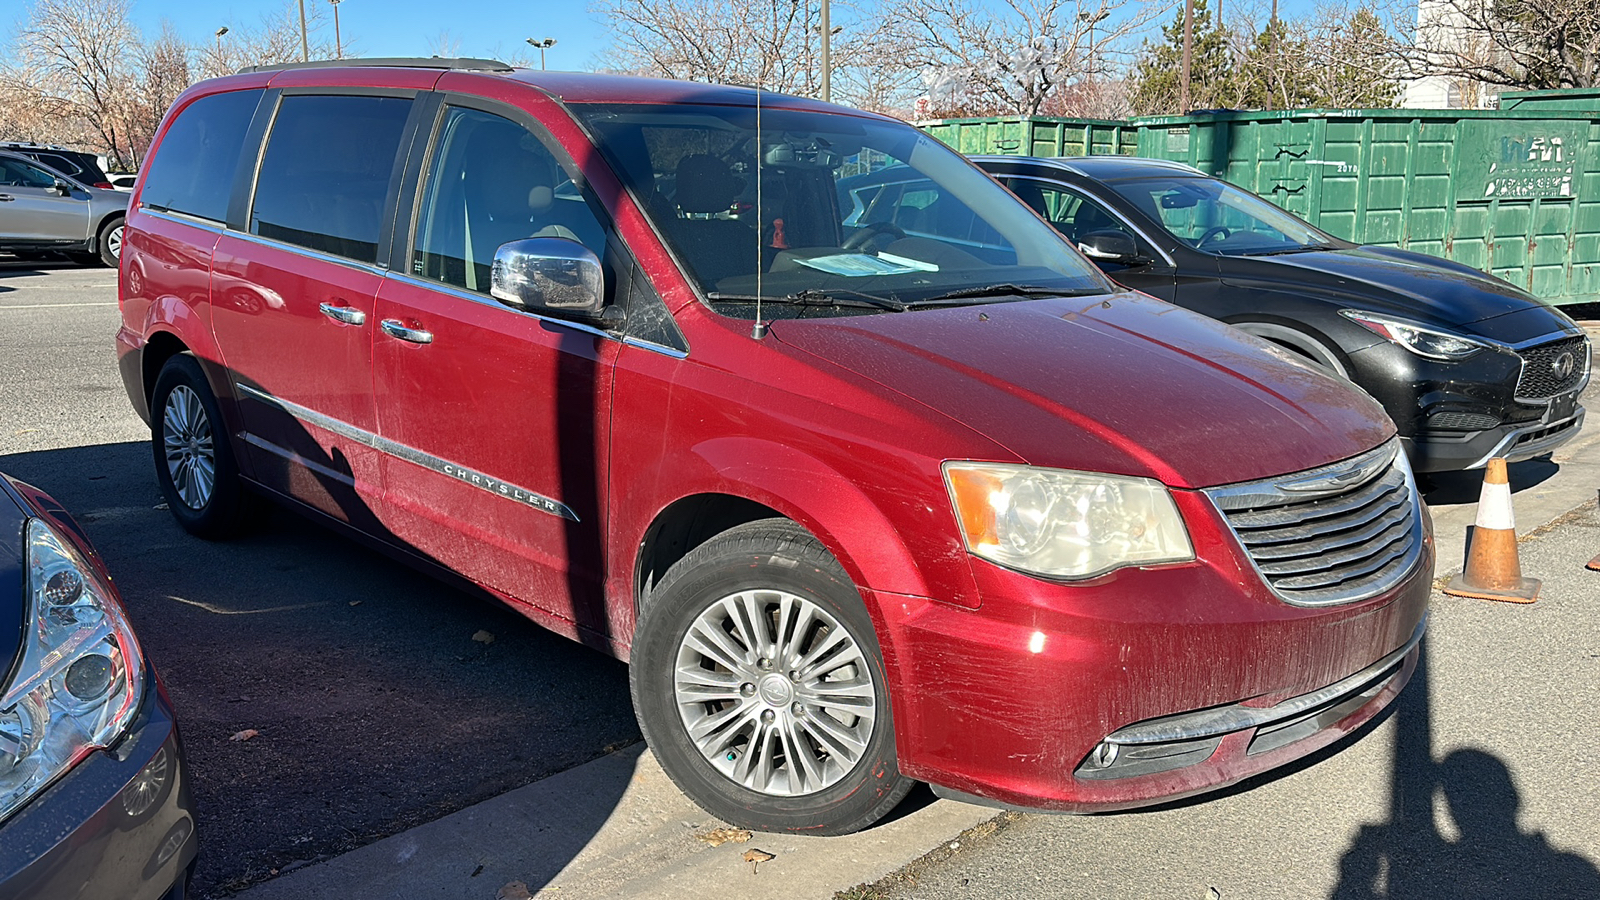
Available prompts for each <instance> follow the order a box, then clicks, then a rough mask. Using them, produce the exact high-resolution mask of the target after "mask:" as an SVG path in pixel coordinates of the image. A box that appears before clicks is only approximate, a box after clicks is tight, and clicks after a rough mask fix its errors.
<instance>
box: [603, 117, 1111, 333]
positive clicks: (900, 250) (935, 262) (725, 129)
mask: <svg viewBox="0 0 1600 900" xmlns="http://www.w3.org/2000/svg"><path fill="white" fill-rule="evenodd" d="M573 109H574V111H575V112H576V113H577V114H578V116H579V117H580V118H581V119H582V120H583V121H584V122H585V124H586V125H588V127H589V129H590V132H591V133H592V134H594V135H595V136H596V138H597V142H598V144H599V146H600V150H601V152H602V154H603V155H604V156H605V157H606V158H607V159H608V161H610V163H611V165H612V167H613V169H615V170H616V171H617V172H618V174H619V175H620V176H621V177H622V178H623V180H624V181H625V182H626V183H627V184H628V187H629V189H630V190H631V191H632V193H633V195H634V196H635V197H636V198H638V199H639V200H640V202H641V203H642V205H643V206H644V208H645V210H646V212H647V214H648V215H650V217H651V218H652V219H654V220H655V224H656V226H657V229H658V230H659V231H660V232H661V234H662V235H663V236H664V237H665V238H666V241H667V243H668V245H669V246H670V247H671V248H672V250H673V252H674V254H675V255H676V256H677V257H678V259H679V260H680V261H681V262H682V263H683V265H684V268H685V269H686V272H687V274H688V275H689V276H690V277H691V279H692V280H693V282H694V283H695V285H696V287H698V288H699V290H700V291H701V293H702V294H703V295H704V296H705V297H706V299H707V300H708V301H710V302H711V303H712V304H713V306H714V308H716V309H717V311H719V312H721V313H723V314H725V315H730V316H736V317H741V318H748V317H751V316H753V315H754V308H753V305H750V304H753V302H754V301H755V300H756V298H757V297H759V298H760V299H761V300H763V301H773V302H775V303H777V304H778V305H779V306H780V307H784V306H786V307H787V310H786V311H785V310H784V309H777V310H773V311H772V312H771V315H778V316H783V315H789V316H798V315H811V314H823V313H819V312H817V310H818V309H819V308H820V307H828V306H830V301H831V308H832V310H833V313H837V312H839V311H840V310H845V311H847V312H849V313H851V314H854V313H859V312H864V311H865V312H870V311H875V310H881V309H901V310H903V309H906V308H909V307H912V306H916V305H918V304H922V305H938V304H943V303H953V302H957V296H952V295H958V296H959V297H960V298H964V299H962V300H961V302H976V300H973V299H965V298H987V299H996V298H999V297H1001V296H1005V297H1012V296H1016V295H1017V292H1014V291H1005V290H1001V288H1005V287H1014V286H1021V287H1024V288H1026V289H1027V290H1024V291H1022V292H1021V293H1028V292H1030V291H1032V290H1034V289H1037V290H1038V291H1047V292H1049V291H1053V292H1057V293H1061V294H1078V293H1107V292H1110V291H1112V290H1114V288H1113V287H1112V286H1111V285H1110V284H1109V283H1108V282H1106V281H1105V279H1104V278H1103V276H1101V275H1100V273H1099V272H1098V270H1096V269H1095V268H1094V267H1093V266H1090V265H1089V264H1088V263H1086V262H1085V261H1084V260H1083V258H1082V257H1080V256H1079V255H1078V254H1077V253H1075V252H1074V251H1073V250H1072V249H1071V248H1070V247H1069V246H1067V245H1066V244H1064V243H1063V242H1062V240H1061V237H1060V235H1058V234H1056V233H1055V232H1053V231H1052V230H1050V229H1049V228H1047V227H1045V226H1044V225H1043V224H1042V223H1040V222H1039V221H1038V220H1037V219H1035V218H1034V217H1033V216H1031V215H1028V214H1027V211H1026V209H1025V208H1023V207H1022V206H1021V205H1020V204H1019V203H1018V202H1017V199H1016V198H1015V197H1013V196H1012V195H1011V194H1009V193H1007V192H1006V191H1005V190H1003V189H1001V188H1000V187H999V186H998V185H996V184H995V183H994V182H993V181H991V180H990V179H989V178H988V177H987V176H986V175H984V174H983V173H982V172H980V171H978V170H977V169H975V168H973V167H972V166H971V165H970V164H969V163H968V162H967V161H966V160H965V159H963V158H962V157H961V156H959V155H958V154H956V153H955V152H954V151H952V150H950V149H949V148H948V147H946V146H945V145H943V144H941V143H939V142H938V141H936V140H934V139H932V138H930V137H928V136H926V135H924V134H922V133H921V132H919V131H917V130H916V129H914V128H912V127H910V126H909V125H905V124H903V123H899V122H891V121H885V120H880V119H876V118H867V117H862V116H852V115H847V114H840V113H824V112H810V111H797V110H785V109H763V110H760V111H759V112H758V111H757V110H756V109H754V108H753V107H730V106H691V105H687V104H681V105H680V104H675V105H671V106H623V105H610V104H585V105H576V106H574V107H573ZM758 118H759V123H758ZM741 304H744V305H741ZM833 313H828V314H833Z"/></svg>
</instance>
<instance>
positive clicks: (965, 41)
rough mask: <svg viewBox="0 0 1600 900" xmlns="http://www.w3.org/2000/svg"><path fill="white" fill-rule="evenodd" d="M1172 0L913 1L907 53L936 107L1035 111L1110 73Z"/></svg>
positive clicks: (906, 25)
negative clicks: (1065, 89)
mask: <svg viewBox="0 0 1600 900" xmlns="http://www.w3.org/2000/svg"><path fill="white" fill-rule="evenodd" d="M1170 6H1171V4H1170V2H1164V0H1163V2H1149V0H1141V2H1133V0H1002V2H1000V3H982V2H979V0H908V2H906V3H905V4H904V5H903V6H902V7H901V9H900V11H899V12H898V13H897V14H896V21H897V23H898V24H899V25H900V28H899V29H898V31H899V32H900V34H901V35H903V38H902V43H901V48H900V49H901V54H902V58H903V59H904V60H905V62H906V63H907V64H909V65H910V66H912V67H914V68H915V69H917V70H920V71H921V73H922V76H923V80H924V83H925V84H926V86H927V103H926V108H928V109H929V110H930V111H932V112H934V113H935V114H945V113H950V112H958V113H962V114H968V115H972V114H996V113H999V114H1012V115H1025V116H1031V115H1037V114H1038V113H1039V112H1041V111H1042V110H1044V109H1045V108H1046V106H1047V104H1048V103H1049V101H1050V99H1051V97H1052V96H1053V95H1054V94H1055V93H1057V92H1058V91H1060V90H1061V89H1062V88H1063V87H1065V86H1067V85H1071V84H1077V83H1081V82H1084V81H1086V80H1089V81H1092V80H1093V79H1094V78H1096V77H1102V78H1103V77H1104V76H1105V74H1107V73H1108V72H1109V71H1110V70H1111V69H1112V67H1113V64H1114V63H1115V62H1117V61H1119V60H1120V59H1122V58H1123V57H1125V56H1126V55H1127V52H1126V51H1127V44H1128V43H1129V41H1130V39H1131V38H1132V36H1133V35H1135V34H1137V33H1140V32H1142V31H1143V30H1144V29H1145V28H1146V27H1147V26H1149V25H1150V23H1151V22H1153V21H1154V20H1155V18H1156V17H1157V16H1159V15H1161V14H1163V13H1164V12H1165V11H1166V10H1167V9H1168V8H1170Z"/></svg>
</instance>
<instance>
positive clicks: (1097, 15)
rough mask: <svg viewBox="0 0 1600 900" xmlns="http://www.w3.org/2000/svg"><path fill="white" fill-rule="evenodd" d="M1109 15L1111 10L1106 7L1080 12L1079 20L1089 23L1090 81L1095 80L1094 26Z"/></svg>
mask: <svg viewBox="0 0 1600 900" xmlns="http://www.w3.org/2000/svg"><path fill="white" fill-rule="evenodd" d="M1109 15H1111V13H1110V12H1109V11H1107V10H1104V9H1102V10H1099V11H1098V12H1081V13H1078V21H1080V22H1087V23H1088V25H1089V72H1088V75H1089V80H1090V81H1093V80H1094V51H1095V46H1094V26H1096V25H1098V24H1100V22H1102V21H1103V20H1104V19H1105V17H1106V16H1109Z"/></svg>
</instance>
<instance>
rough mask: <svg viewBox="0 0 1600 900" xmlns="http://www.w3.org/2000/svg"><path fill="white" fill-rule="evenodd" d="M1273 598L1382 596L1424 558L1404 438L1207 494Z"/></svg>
mask: <svg viewBox="0 0 1600 900" xmlns="http://www.w3.org/2000/svg"><path fill="white" fill-rule="evenodd" d="M1206 494H1207V495H1208V496H1210V497H1211V500H1212V502H1213V503H1215V504H1216V506H1217V509H1218V510H1220V511H1221V512H1222V515H1223V517H1224V518H1226V519H1227V520H1228V525H1229V526H1230V527H1231V528H1232V529H1233V533H1234V534H1235V535H1236V536H1237V537H1238V538H1239V542H1240V543H1241V544H1242V545H1243V546H1244V549H1245V552H1246V553H1248V554H1249V556H1250V559H1251V561H1252V562H1253V563H1254V564H1255V568H1256V571H1257V573H1259V574H1260V575H1261V577H1262V579H1263V580H1264V581H1265V582H1266V583H1267V586H1268V587H1270V588H1272V590H1273V592H1274V593H1276V594H1277V595H1278V596H1279V597H1281V598H1283V599H1284V600H1285V601H1287V602H1289V603H1293V604H1295V605H1297V606H1331V605H1334V604H1339V603H1354V602H1356V601H1359V600H1365V599H1367V598H1369V597H1374V596H1377V595H1378V594H1381V593H1383V592H1384V591H1386V590H1389V589H1390V588H1392V587H1394V586H1395V585H1396V584H1398V583H1399V582H1400V580H1401V579H1403V578H1405V577H1406V576H1407V575H1408V574H1410V573H1411V570H1412V569H1413V568H1415V567H1416V564H1417V560H1418V559H1419V558H1420V557H1421V555H1422V515H1421V504H1420V503H1419V501H1418V499H1417V487H1416V482H1415V480H1414V479H1413V478H1412V476H1411V467H1410V465H1409V464H1408V463H1407V462H1406V458H1405V454H1404V453H1403V452H1401V450H1400V443H1399V440H1398V439H1391V440H1390V441H1389V442H1388V443H1386V444H1384V445H1383V446H1381V447H1378V448H1377V449H1375V450H1372V451H1369V452H1367V453H1363V454H1361V455H1360V456H1357V457H1354V458H1351V459H1347V460H1344V461H1342V462H1338V463H1334V464H1333V465H1328V466H1322V467H1320V468H1316V469H1310V470H1307V471H1305V472H1296V473H1294V474H1292V475H1283V476H1280V477H1277V478H1268V479H1263V480H1261V481H1251V482H1246V483H1243V484H1231V485H1226V486H1224V487H1219V488H1211V489H1210V490H1207V491H1206Z"/></svg>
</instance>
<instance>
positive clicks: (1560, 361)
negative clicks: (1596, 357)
mask: <svg viewBox="0 0 1600 900" xmlns="http://www.w3.org/2000/svg"><path fill="white" fill-rule="evenodd" d="M1577 366H1578V359H1577V357H1575V356H1573V355H1572V352H1571V351H1568V352H1566V353H1563V354H1561V355H1560V356H1558V357H1556V360H1555V362H1553V363H1551V364H1550V371H1552V372H1554V373H1555V376H1556V380H1558V381H1565V380H1567V376H1568V375H1571V374H1572V370H1573V369H1575V368H1577Z"/></svg>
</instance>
